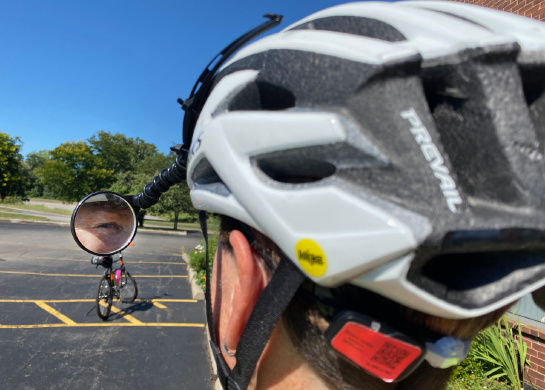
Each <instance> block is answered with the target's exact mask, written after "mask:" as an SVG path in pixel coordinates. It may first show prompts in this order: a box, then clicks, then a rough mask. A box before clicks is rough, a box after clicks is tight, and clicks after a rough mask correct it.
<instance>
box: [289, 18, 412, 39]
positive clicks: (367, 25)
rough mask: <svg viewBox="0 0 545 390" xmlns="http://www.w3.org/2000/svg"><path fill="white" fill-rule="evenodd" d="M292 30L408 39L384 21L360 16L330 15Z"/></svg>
mask: <svg viewBox="0 0 545 390" xmlns="http://www.w3.org/2000/svg"><path fill="white" fill-rule="evenodd" d="M291 30H321V31H333V32H340V33H345V34H351V35H359V36H361V37H368V38H375V39H380V40H382V41H388V42H400V41H406V40H407V39H406V38H405V36H404V35H403V34H402V33H401V32H399V30H397V29H396V28H394V27H392V26H391V25H389V24H387V23H384V22H383V21H380V20H377V19H371V18H364V17H360V16H329V17H326V18H320V19H315V20H312V21H310V22H307V23H303V24H300V25H298V26H295V27H294V28H292V29H291Z"/></svg>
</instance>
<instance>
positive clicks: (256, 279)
mask: <svg viewBox="0 0 545 390" xmlns="http://www.w3.org/2000/svg"><path fill="white" fill-rule="evenodd" d="M229 243H230V244H231V246H232V248H233V256H234V258H235V263H236V268H237V273H236V277H235V279H236V280H235V281H234V284H235V287H234V293H233V296H232V298H231V310H230V315H229V322H228V325H227V328H226V331H225V338H224V340H223V342H225V347H226V348H227V349H228V350H229V351H231V352H233V351H235V350H236V346H237V344H238V341H239V339H240V336H241V334H242V331H243V330H244V326H246V322H247V321H248V318H249V317H250V314H251V313H252V310H253V308H254V306H255V303H256V301H257V299H258V298H259V294H261V291H263V289H264V288H265V285H266V274H265V272H264V270H263V268H262V267H261V266H260V264H258V262H257V261H256V260H255V259H254V253H253V252H252V248H251V247H250V244H249V243H248V240H246V237H245V236H244V235H243V234H242V233H241V232H239V231H238V230H233V231H232V232H231V233H230V235H229Z"/></svg>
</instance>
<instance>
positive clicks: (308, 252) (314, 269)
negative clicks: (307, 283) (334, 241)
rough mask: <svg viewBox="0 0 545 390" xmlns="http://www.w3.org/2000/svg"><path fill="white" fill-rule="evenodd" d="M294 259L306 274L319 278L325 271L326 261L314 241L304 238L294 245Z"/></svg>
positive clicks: (322, 252)
mask: <svg viewBox="0 0 545 390" xmlns="http://www.w3.org/2000/svg"><path fill="white" fill-rule="evenodd" d="M295 257H297V260H298V261H299V264H301V267H303V269H304V270H305V272H306V273H307V274H309V275H310V276H314V277H320V276H322V275H323V274H325V271H326V270H327V260H326V257H325V254H324V251H323V250H322V248H320V246H319V245H318V244H316V243H315V242H314V241H312V240H310V239H308V238H305V239H302V240H300V241H299V242H298V243H297V245H295Z"/></svg>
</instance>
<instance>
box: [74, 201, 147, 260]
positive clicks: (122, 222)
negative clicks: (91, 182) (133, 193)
mask: <svg viewBox="0 0 545 390" xmlns="http://www.w3.org/2000/svg"><path fill="white" fill-rule="evenodd" d="M136 226H137V225H136V215H135V213H134V210H133V208H132V207H131V205H130V204H129V202H127V201H126V200H125V199H123V197H122V196H121V195H119V194H116V193H113V192H97V193H94V194H91V195H88V196H86V197H85V198H83V200H82V201H81V202H80V203H79V204H78V205H77V207H76V208H75V209H74V213H73V214H72V236H73V237H74V240H76V242H77V243H78V245H79V246H80V247H81V248H83V249H85V250H86V251H88V252H91V253H94V254H97V255H109V254H112V253H116V252H119V251H121V250H123V249H125V248H126V247H127V246H128V245H129V244H130V243H131V241H132V239H133V238H134V235H135V234H136Z"/></svg>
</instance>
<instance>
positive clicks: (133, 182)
mask: <svg viewBox="0 0 545 390" xmlns="http://www.w3.org/2000/svg"><path fill="white" fill-rule="evenodd" d="M174 159H175V154H174V153H170V154H168V155H164V154H163V153H156V154H155V155H153V156H148V157H146V158H145V159H144V160H143V161H141V163H140V164H138V166H137V168H136V170H135V171H134V172H124V173H120V174H118V175H117V176H116V178H117V180H116V182H115V183H114V184H113V185H112V186H111V187H110V191H114V192H118V193H120V194H124V195H127V194H131V195H134V194H138V193H140V192H141V191H142V189H143V188H144V186H145V185H146V184H147V183H150V182H151V181H152V179H153V177H154V176H156V175H158V174H159V172H160V171H161V170H162V169H164V168H167V167H169V166H170V165H171V164H172V163H173V162H174ZM149 211H150V212H151V213H154V214H171V213H172V214H173V216H174V229H177V228H178V219H179V216H180V214H181V213H186V214H189V215H191V216H195V217H196V215H197V213H196V211H195V210H194V209H193V206H192V204H191V199H190V197H189V188H188V187H187V183H186V182H185V181H184V182H182V183H180V184H177V185H174V186H172V187H171V188H170V189H169V190H168V191H167V192H165V193H163V194H162V195H161V197H160V198H159V202H158V203H157V204H156V205H154V206H153V207H151V208H150V209H149ZM145 213H146V210H142V211H141V214H140V215H139V225H140V226H143V222H144V221H143V218H144V215H145Z"/></svg>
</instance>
